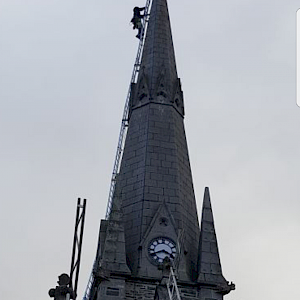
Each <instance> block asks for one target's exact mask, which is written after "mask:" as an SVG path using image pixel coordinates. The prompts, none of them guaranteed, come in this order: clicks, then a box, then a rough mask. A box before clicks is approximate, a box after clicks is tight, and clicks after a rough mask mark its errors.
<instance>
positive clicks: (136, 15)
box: [130, 6, 145, 39]
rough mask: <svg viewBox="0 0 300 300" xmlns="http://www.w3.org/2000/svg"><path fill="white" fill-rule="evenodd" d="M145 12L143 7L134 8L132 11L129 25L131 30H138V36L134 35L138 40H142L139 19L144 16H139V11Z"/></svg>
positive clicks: (141, 27)
mask: <svg viewBox="0 0 300 300" xmlns="http://www.w3.org/2000/svg"><path fill="white" fill-rule="evenodd" d="M143 10H145V7H141V8H139V7H137V6H136V7H135V8H134V9H133V18H132V19H131V21H130V22H131V23H132V24H133V29H138V31H139V32H138V34H137V35H136V37H137V38H138V39H141V38H142V35H141V33H142V29H143V25H142V21H141V19H142V18H143V17H144V16H145V15H141V11H143Z"/></svg>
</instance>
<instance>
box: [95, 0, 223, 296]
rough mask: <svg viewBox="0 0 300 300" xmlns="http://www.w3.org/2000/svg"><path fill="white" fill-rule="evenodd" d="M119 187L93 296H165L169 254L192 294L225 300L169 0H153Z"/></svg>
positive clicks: (104, 225)
mask: <svg viewBox="0 0 300 300" xmlns="http://www.w3.org/2000/svg"><path fill="white" fill-rule="evenodd" d="M115 190H116V192H115V195H114V197H113V209H112V212H111V215H110V218H109V219H108V220H103V221H101V227H100V243H99V251H98V254H97V260H96V265H95V281H94V285H93V288H92V290H93V293H94V294H93V295H94V298H93V299H92V300H96V299H97V300H100V299H108V300H110V299H112V298H111V297H112V296H115V297H117V298H114V299H116V300H121V299H122V300H123V299H127V298H128V299H132V298H135V299H136V298H137V297H140V298H141V299H153V300H154V298H155V297H158V295H160V296H159V297H165V296H162V295H168V294H167V293H165V288H164V286H163V285H160V287H159V288H160V289H162V290H163V291H161V290H160V292H158V290H157V289H156V287H157V282H160V280H161V279H162V275H163V272H162V263H163V261H164V259H165V258H169V259H170V260H171V261H173V262H174V267H175V268H176V272H177V278H178V285H179V288H180V289H182V291H184V292H182V293H185V294H186V297H189V299H190V297H192V298H193V299H198V300H205V299H207V298H210V299H217V300H221V299H222V294H225V293H226V292H224V291H225V290H226V289H227V290H228V284H227V282H226V280H225V279H224V277H223V275H222V272H221V265H220V259H219V255H218V249H217V243H216V240H215V234H214V233H215V231H214V224H213V220H212V212H211V205H210V199H209V193H208V190H206V193H205V197H204V206H203V216H202V218H203V219H202V228H201V234H200V227H199V222H198V216H197V206H196V200H195V195H194V188H193V180H192V173H191V167H190V161H189V154H188V147H187V141H186V136H185V129H184V104H183V93H182V90H181V84H180V79H179V78H178V75H177V71H176V63H175V54H174V47H173V41H172V34H171V26H170V19H169V13H168V7H167V1H166V0H153V1H152V7H151V13H150V17H149V23H148V28H147V32H146V37H145V44H144V48H143V53H142V59H141V66H140V70H139V75H138V78H137V82H136V83H134V84H132V86H131V95H130V107H129V116H128V130H127V136H126V141H125V146H124V152H123V157H122V162H121V166H120V171H119V174H118V176H117V177H116V189H115ZM208 230H212V232H210V234H212V235H213V237H214V239H213V240H211V241H210V240H209V241H208V240H207V238H208V236H209V234H208ZM101 239H102V241H101ZM207 242H208V243H207ZM207 247H209V248H207ZM208 249H209V250H208ZM125 257H126V260H125ZM215 275H216V276H215ZM227 290H226V291H227ZM155 291H157V293H155ZM227 292H228V291H227ZM95 295H96V296H95ZM146 295H147V296H146ZM208 296H209V297H208Z"/></svg>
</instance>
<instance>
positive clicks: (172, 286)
mask: <svg viewBox="0 0 300 300" xmlns="http://www.w3.org/2000/svg"><path fill="white" fill-rule="evenodd" d="M167 290H168V294H169V300H181V297H180V293H179V290H178V286H177V281H176V276H175V273H174V270H173V267H172V266H171V267H170V275H169V279H168V282H167Z"/></svg>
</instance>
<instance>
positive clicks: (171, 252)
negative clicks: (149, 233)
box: [148, 237, 176, 264]
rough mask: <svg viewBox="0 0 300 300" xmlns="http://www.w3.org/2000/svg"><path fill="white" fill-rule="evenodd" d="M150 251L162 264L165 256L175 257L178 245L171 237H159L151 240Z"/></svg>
mask: <svg viewBox="0 0 300 300" xmlns="http://www.w3.org/2000/svg"><path fill="white" fill-rule="evenodd" d="M148 253H149V255H150V257H151V259H152V260H153V261H154V262H156V263H159V264H161V263H162V262H163V260H164V258H165V257H169V258H171V259H174V258H175V255H176V246H175V243H174V242H173V241H172V240H171V239H169V238H165V237H159V238H156V239H154V240H152V241H151V242H150V244H149V248H148Z"/></svg>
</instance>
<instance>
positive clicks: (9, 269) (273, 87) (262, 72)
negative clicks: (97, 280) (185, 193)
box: [0, 0, 300, 300]
mask: <svg viewBox="0 0 300 300" xmlns="http://www.w3.org/2000/svg"><path fill="white" fill-rule="evenodd" d="M144 4H145V1H141V0H127V1H124V0H116V1H99V0H98V1H96V0H85V1H82V0H72V1H71V0H63V1H61V0H60V1H58V0H51V1H50V0H43V1H41V0H2V1H1V2H0V54H1V55H0V86H1V89H0V166H1V171H0V187H1V189H0V190H1V199H2V200H1V210H0V230H1V232H0V234H1V247H0V291H1V298H3V299H31V300H41V299H47V298H48V290H49V289H50V288H51V287H54V286H55V284H56V280H57V276H58V275H59V274H60V273H62V272H69V268H70V260H71V247H72V235H73V227H74V218H75V205H76V201H77V197H83V198H84V197H85V198H87V199H88V206H87V215H86V227H85V233H84V245H83V253H82V269H81V270H82V271H81V274H80V287H79V299H80V298H82V295H83V291H84V289H85V286H86V283H87V280H88V277H89V273H90V271H91V267H92V263H93V259H94V257H95V252H96V246H97V238H98V229H99V222H100V219H101V218H104V215H105V209H106V202H107V196H108V190H109V182H110V176H111V171H112V166H113V161H114V156H115V151H116V146H117V139H118V134H119V127H120V122H121V117H122V111H123V107H124V102H125V97H126V94H127V90H128V86H129V82H130V77H131V71H132V68H133V63H134V60H135V55H136V50H137V45H138V41H137V39H136V38H135V35H136V33H135V32H134V31H133V30H132V29H131V27H130V25H129V22H130V19H131V14H132V8H133V7H134V6H137V5H138V6H144ZM168 4H169V11H170V16H171V25H172V31H173V39H174V45H175V52H176V58H177V69H178V74H179V76H180V77H181V80H182V87H183V91H184V96H185V108H186V119H185V124H186V133H187V139H188V145H189V152H190V160H191V165H192V171H193V179H194V186H195V192H196V197H197V203H198V210H199V211H200V209H201V204H202V197H203V192H204V187H205V186H209V187H210V191H211V197H212V205H213V210H214V216H215V225H216V230H217V235H218V242H219V248H220V254H221V260H222V266H223V273H224V275H225V277H226V278H227V280H230V281H231V280H232V281H234V282H235V283H236V286H237V289H236V291H234V292H232V293H231V294H230V295H228V296H226V297H225V299H227V300H253V299H256V300H266V299H267V300H269V299H270V300H271V299H272V300H282V299H298V298H299V285H300V279H299V269H300V258H299V253H300V239H299V231H300V218H299V211H300V201H299V195H300V185H299V178H300V161H299V153H300V139H299V132H300V115H299V114H300V108H299V107H297V106H296V95H295V91H296V87H295V82H296V78H295V73H296V68H295V65H296V64H295V56H296V40H295V36H296V11H297V9H298V8H299V7H300V2H299V1H294V0H272V1H271V0H263V1H262V0H260V1H258V0H227V1H223V0H222V1H221V0H215V1H199V0H197V1H196V0H190V1H179V0H169V1H168Z"/></svg>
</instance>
